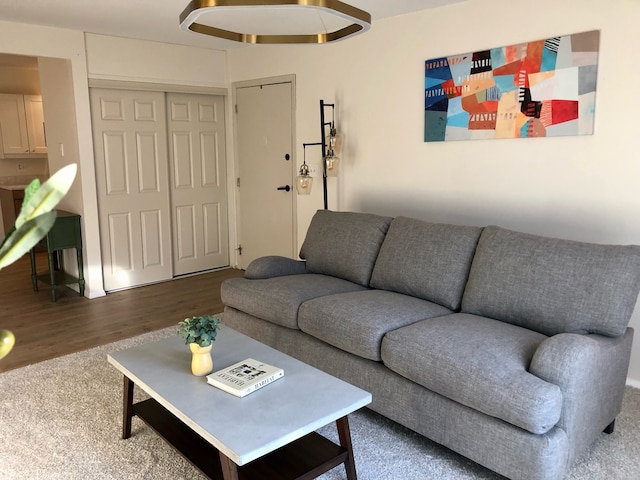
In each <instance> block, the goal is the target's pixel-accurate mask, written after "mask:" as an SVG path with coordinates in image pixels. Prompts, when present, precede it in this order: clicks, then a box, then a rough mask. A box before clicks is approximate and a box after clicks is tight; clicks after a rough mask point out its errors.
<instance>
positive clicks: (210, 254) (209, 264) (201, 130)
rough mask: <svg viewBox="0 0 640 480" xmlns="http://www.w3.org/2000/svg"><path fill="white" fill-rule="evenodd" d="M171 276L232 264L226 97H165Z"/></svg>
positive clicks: (172, 95)
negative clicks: (171, 224)
mask: <svg viewBox="0 0 640 480" xmlns="http://www.w3.org/2000/svg"><path fill="white" fill-rule="evenodd" d="M167 117H168V132H169V163H170V165H171V170H170V172H171V173H170V180H171V217H172V222H173V271H174V274H175V275H183V274H188V273H194V272H198V271H202V270H210V269H212V268H218V267H225V266H228V265H229V233H228V222H227V188H226V176H227V169H226V165H227V164H226V155H225V151H226V148H225V128H224V97H220V96H212V95H195V94H179V93H169V94H167Z"/></svg>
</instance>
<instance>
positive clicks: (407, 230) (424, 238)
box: [371, 217, 482, 310]
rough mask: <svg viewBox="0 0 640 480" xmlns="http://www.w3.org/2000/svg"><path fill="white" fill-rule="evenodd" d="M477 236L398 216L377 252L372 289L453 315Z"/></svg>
mask: <svg viewBox="0 0 640 480" xmlns="http://www.w3.org/2000/svg"><path fill="white" fill-rule="evenodd" d="M481 231H482V229H481V228H480V227H468V226H461V225H447V224H443V223H429V222H424V221H421V220H416V219H413V218H407V217H397V218H395V219H394V220H393V221H392V222H391V225H390V226H389V231H388V232H387V236H386V237H385V239H384V242H383V243H382V247H381V248H380V254H379V255H378V259H377V260H376V265H375V267H374V269H373V274H372V276H371V286H372V287H374V288H382V289H384V290H391V291H394V292H399V293H404V294H406V295H411V296H414V297H418V298H423V299H425V300H429V301H431V302H435V303H439V304H440V305H444V306H445V307H447V308H450V309H451V310H457V309H459V308H460V302H461V301H462V293H463V291H464V286H465V284H466V283H467V278H468V276H469V269H470V268H471V260H472V259H473V254H474V252H475V250H476V245H477V244H478V238H480V232H481ZM408 253H409V254H408Z"/></svg>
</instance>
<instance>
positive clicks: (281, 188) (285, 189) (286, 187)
mask: <svg viewBox="0 0 640 480" xmlns="http://www.w3.org/2000/svg"><path fill="white" fill-rule="evenodd" d="M278 190H284V191H285V192H288V191H289V190H291V187H290V186H289V185H285V186H284V187H278Z"/></svg>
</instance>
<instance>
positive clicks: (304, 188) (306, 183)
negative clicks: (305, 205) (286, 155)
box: [296, 163, 313, 195]
mask: <svg viewBox="0 0 640 480" xmlns="http://www.w3.org/2000/svg"><path fill="white" fill-rule="evenodd" d="M311 187H313V177H312V176H311V175H309V166H308V165H307V164H306V163H303V164H302V165H300V173H299V174H298V177H297V178H296V190H297V191H298V195H309V194H310V193H311Z"/></svg>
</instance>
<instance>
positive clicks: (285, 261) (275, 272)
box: [244, 255, 307, 280]
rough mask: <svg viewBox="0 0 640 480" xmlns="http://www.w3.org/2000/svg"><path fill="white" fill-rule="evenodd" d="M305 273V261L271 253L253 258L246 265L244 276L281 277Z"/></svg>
mask: <svg viewBox="0 0 640 480" xmlns="http://www.w3.org/2000/svg"><path fill="white" fill-rule="evenodd" d="M301 273H307V267H306V262H303V261H300V260H294V259H292V258H287V257H280V256H277V255H271V256H266V257H260V258H256V259H255V260H253V261H252V262H251V263H249V265H248V266H247V269H246V271H245V273H244V278H248V279H251V280H256V279H261V278H272V277H282V276H284V275H298V274H301Z"/></svg>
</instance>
